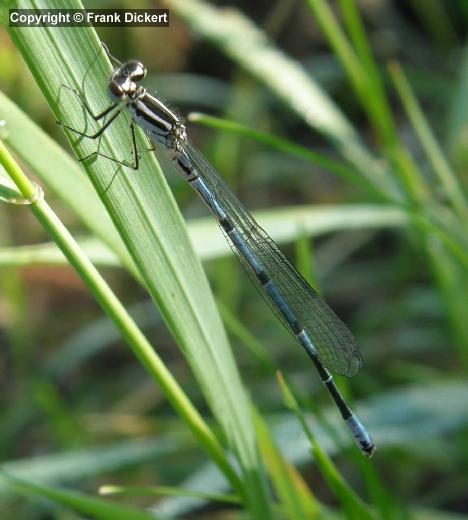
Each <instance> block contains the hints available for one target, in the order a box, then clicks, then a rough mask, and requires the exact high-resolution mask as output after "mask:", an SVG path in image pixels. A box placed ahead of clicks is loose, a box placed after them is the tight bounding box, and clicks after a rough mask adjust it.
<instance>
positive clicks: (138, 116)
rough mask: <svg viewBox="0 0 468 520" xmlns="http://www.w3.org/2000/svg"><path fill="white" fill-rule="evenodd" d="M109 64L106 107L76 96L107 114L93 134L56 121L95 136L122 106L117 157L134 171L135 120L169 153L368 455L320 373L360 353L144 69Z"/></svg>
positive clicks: (361, 432) (348, 364) (366, 440)
mask: <svg viewBox="0 0 468 520" xmlns="http://www.w3.org/2000/svg"><path fill="white" fill-rule="evenodd" d="M114 60H115V59H114ZM115 61H116V63H117V66H116V68H115V69H114V71H113V73H112V76H111V77H110V80H109V95H110V97H111V99H112V103H111V105H110V106H109V107H107V108H106V109H105V110H104V111H102V112H101V113H100V114H98V115H94V114H93V113H92V111H91V110H90V108H89V107H88V105H87V104H86V102H85V101H84V100H83V99H82V98H81V96H80V99H81V100H82V102H83V104H84V107H85V108H86V110H87V112H88V113H89V114H90V115H91V116H92V117H93V118H94V119H95V120H96V121H99V120H103V119H104V118H105V116H107V115H108V116H109V119H108V120H107V121H106V122H105V123H104V124H103V125H102V127H101V128H100V129H99V130H98V131H97V132H96V133H94V134H92V135H89V134H86V133H83V132H80V131H78V130H76V129H74V128H71V127H69V126H67V125H64V124H63V123H60V124H62V126H64V127H65V128H67V129H68V130H71V131H73V132H75V133H77V134H79V135H81V136H84V137H89V138H94V139H95V138H98V137H99V136H100V135H101V134H102V133H103V132H104V131H105V129H106V128H108V127H109V125H110V124H112V122H113V121H115V119H116V118H117V116H118V115H119V114H120V113H122V111H124V110H127V111H128V112H129V113H130V115H131V124H130V129H131V136H132V143H133V157H134V163H133V164H129V163H127V162H125V161H116V162H119V163H120V164H123V165H125V166H128V167H131V168H133V169H138V160H139V155H138V150H137V148H136V140H135V128H134V124H137V125H138V126H140V127H141V128H142V129H143V130H144V131H145V133H146V134H147V135H148V137H149V139H150V140H151V141H152V142H153V143H158V144H159V145H162V147H163V148H165V149H166V150H168V151H169V153H170V155H171V157H172V159H173V161H174V164H175V166H176V169H177V170H178V171H179V173H180V174H181V175H182V176H183V178H184V179H185V180H186V181H187V182H188V183H189V184H190V186H192V188H193V189H194V190H195V191H196V192H197V193H198V194H199V195H200V197H201V198H202V199H203V201H204V202H205V203H206V204H207V206H208V207H209V209H210V210H211V212H212V213H213V215H214V216H215V218H216V220H217V221H218V224H219V226H220V227H221V229H222V231H223V233H224V235H225V236H226V239H227V240H228V242H229V244H230V246H231V247H232V249H233V251H234V252H235V253H236V254H237V256H238V257H239V259H240V261H241V263H242V265H243V266H244V267H245V269H246V271H247V272H248V274H249V275H250V277H251V278H252V280H253V281H254V283H255V284H256V285H257V287H258V289H259V290H260V293H261V294H262V295H263V297H264V298H265V300H266V301H267V302H268V303H269V305H270V306H271V307H272V308H273V310H274V311H275V313H276V314H277V316H278V317H279V319H280V320H281V321H282V323H283V324H284V326H285V327H286V328H287V329H288V330H289V331H290V333H291V334H292V335H293V336H294V337H295V338H296V340H297V341H298V342H299V344H300V345H301V346H302V347H303V348H304V349H305V351H306V353H307V354H308V356H309V357H310V358H311V359H312V361H313V363H314V365H315V367H316V369H317V371H318V373H319V375H320V378H321V380H322V382H323V383H324V385H325V387H326V388H327V390H328V391H329V393H330V395H331V397H332V398H333V400H334V401H335V403H336V405H337V407H338V409H339V411H340V413H341V416H342V417H343V419H344V421H345V423H346V425H347V426H348V428H349V429H350V431H351V432H352V434H353V437H354V439H355V441H356V444H357V445H358V447H359V449H360V450H361V451H362V452H363V453H364V454H365V455H367V456H370V455H371V454H372V452H373V450H374V443H373V441H372V439H371V437H370V435H369V434H368V432H367V430H366V429H365V428H364V426H363V425H362V424H361V422H360V421H359V419H358V418H357V417H356V416H355V415H354V414H353V412H352V411H351V410H350V408H349V407H348V405H347V404H346V402H345V401H344V399H343V397H342V396H341V394H340V392H339V391H338V388H337V387H336V385H335V383H334V381H333V378H332V376H331V375H330V373H329V372H328V370H327V368H328V369H330V370H331V371H333V372H335V373H337V374H340V375H346V376H353V375H354V374H356V372H357V371H358V370H359V368H360V367H361V356H360V353H359V350H358V348H357V345H356V342H355V340H354V338H353V335H352V334H351V332H350V331H349V330H348V328H347V327H346V325H345V324H344V323H343V322H342V321H341V320H340V319H339V318H338V317H337V316H336V315H335V313H334V312H333V311H332V310H331V309H330V307H329V306H328V305H327V304H326V303H325V302H324V301H323V300H322V299H321V298H320V296H319V295H318V294H317V292H316V291H315V290H314V289H312V287H310V285H309V284H308V283H307V282H306V281H305V280H304V278H303V277H302V276H301V275H300V274H299V272H298V271H297V270H296V269H295V267H294V266H293V265H292V264H291V263H290V262H289V260H288V259H287V258H286V257H285V256H284V255H283V253H282V252H281V251H280V250H279V248H278V246H277V245H276V244H275V242H274V241H273V240H272V239H271V238H270V237H269V236H268V234H267V233H266V232H265V231H264V230H263V229H262V228H261V227H260V226H259V225H258V224H257V223H256V222H255V220H254V219H253V217H252V216H251V215H250V214H249V213H248V212H247V210H246V209H245V208H244V207H243V206H242V204H241V202H240V201H239V200H238V198H237V197H236V195H235V194H234V193H233V192H232V191H231V189H230V188H229V187H228V186H227V184H226V183H225V182H224V181H223V179H222V178H221V177H220V176H219V175H218V174H217V173H216V171H215V170H214V169H213V167H212V166H211V165H210V164H209V163H208V161H207V160H206V159H205V158H204V157H203V155H202V154H201V153H200V152H199V151H198V150H197V149H196V148H195V146H194V145H193V144H192V143H191V141H190V139H189V138H188V137H187V133H186V128H185V125H184V123H183V121H182V120H181V119H180V118H179V117H178V116H177V115H176V114H174V112H172V111H171V110H170V109H169V108H168V107H167V106H166V105H165V104H164V103H162V102H161V101H160V100H158V99H157V98H155V97H153V96H151V95H150V94H148V92H147V91H146V89H145V88H143V87H142V86H141V85H140V84H139V82H140V81H141V80H142V79H143V78H144V77H145V74H146V69H145V67H144V66H143V64H142V63H141V62H139V61H136V60H131V61H127V62H126V63H120V62H118V61H117V60H115ZM75 92H76V91H75ZM76 93H77V92H76ZM77 94H78V93H77ZM78 95H79V94H78ZM97 155H100V156H103V157H107V156H106V155H104V154H101V153H100V152H94V153H93V154H91V156H97ZM91 156H88V157H91ZM88 157H85V158H83V159H82V160H84V159H86V158H88ZM107 158H109V159H112V160H114V161H115V159H113V158H111V157H107ZM325 367H327V368H325Z"/></svg>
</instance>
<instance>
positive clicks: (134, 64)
mask: <svg viewBox="0 0 468 520" xmlns="http://www.w3.org/2000/svg"><path fill="white" fill-rule="evenodd" d="M120 74H121V75H122V76H127V77H128V78H130V79H131V80H133V81H141V80H142V79H143V78H144V77H145V76H146V68H145V66H144V65H143V63H141V61H138V60H129V61H127V62H126V63H124V64H123V66H122V67H121V69H120Z"/></svg>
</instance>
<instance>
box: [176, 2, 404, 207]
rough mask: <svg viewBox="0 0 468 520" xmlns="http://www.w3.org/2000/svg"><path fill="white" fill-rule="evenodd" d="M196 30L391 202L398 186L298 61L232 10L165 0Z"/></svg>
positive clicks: (199, 3) (198, 3) (397, 196)
mask: <svg viewBox="0 0 468 520" xmlns="http://www.w3.org/2000/svg"><path fill="white" fill-rule="evenodd" d="M166 3H167V4H169V6H170V7H171V8H172V9H173V10H174V12H176V13H177V14H178V15H179V16H180V17H181V18H182V19H183V20H184V21H185V22H186V23H187V24H188V25H189V26H190V28H191V29H193V30H194V31H195V32H196V33H198V34H201V35H202V36H203V37H204V38H206V39H208V40H209V41H211V42H212V43H213V44H214V45H215V46H216V47H217V48H219V49H220V50H221V51H222V52H224V53H225V54H227V55H228V56H229V57H230V58H231V59H232V60H234V61H235V62H236V63H238V64H239V65H240V66H241V67H243V68H244V69H246V70H247V71H248V72H249V73H250V74H252V75H253V76H254V77H256V78H257V79H258V80H259V81H261V82H262V83H264V84H265V85H266V86H267V87H268V88H269V89H270V90H272V91H273V92H274V93H275V94H276V95H277V96H278V97H279V98H280V99H281V101H282V102H283V103H284V105H285V106H287V107H288V108H289V109H290V110H292V111H293V112H295V113H296V114H297V115H298V117H299V118H300V119H302V120H303V121H304V122H305V123H306V124H307V125H308V126H310V127H311V128H312V129H313V130H314V131H317V132H320V133H321V134H324V135H325V136H326V137H327V138H328V139H330V140H331V141H332V142H333V143H334V145H335V146H336V147H337V148H338V149H339V151H340V152H341V154H342V155H343V156H344V157H345V158H346V159H347V160H348V161H349V162H350V163H351V164H353V166H354V167H355V168H356V169H358V170H359V171H360V173H361V175H362V176H364V177H365V178H366V179H367V180H368V181H369V182H370V183H371V184H372V185H373V186H375V188H376V189H377V190H378V191H380V192H382V193H383V194H385V196H386V197H390V198H392V199H395V200H399V199H400V194H399V191H398V188H397V187H396V185H395V184H394V181H393V179H392V178H391V177H390V175H389V173H388V171H387V170H386V169H384V168H382V167H381V165H379V164H378V163H377V161H376V160H375V159H374V157H372V155H371V154H370V153H369V151H368V150H367V149H366V148H365V147H364V145H363V144H362V142H361V140H360V138H359V136H358V134H357V132H356V131H355V130H354V128H353V127H352V125H351V124H350V122H349V121H348V120H347V119H346V118H345V116H344V115H343V113H342V112H341V111H340V110H339V109H338V108H337V107H336V105H335V104H334V102H333V101H332V100H331V99H330V98H329V97H328V95H327V94H326V93H325V92H324V91H323V90H322V89H321V88H320V87H319V85H318V84H317V83H315V82H314V80H313V78H311V77H310V76H309V75H307V74H306V72H305V70H304V69H303V67H302V66H301V64H300V63H298V62H296V61H294V60H293V59H291V58H289V57H288V56H286V55H285V54H284V53H283V52H281V51H280V50H279V49H277V48H275V47H274V45H273V43H272V42H270V41H269V40H268V38H267V36H266V34H265V33H264V32H263V31H262V30H260V29H259V28H257V27H256V26H255V25H254V24H253V23H252V22H251V21H250V20H249V19H248V18H246V17H244V16H243V15H242V14H241V13H240V12H238V11H236V10H234V9H229V10H226V9H223V10H222V9H216V8H214V7H212V6H210V5H209V4H208V3H205V2H202V1H200V0H166Z"/></svg>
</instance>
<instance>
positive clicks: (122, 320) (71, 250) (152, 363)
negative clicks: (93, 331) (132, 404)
mask: <svg viewBox="0 0 468 520" xmlns="http://www.w3.org/2000/svg"><path fill="white" fill-rule="evenodd" d="M0 163H1V164H2V165H3V167H4V168H5V171H7V172H8V175H9V176H10V178H11V180H12V181H14V183H15V184H16V186H17V187H18V189H19V190H20V192H21V195H22V197H23V199H19V201H18V199H13V200H15V203H16V204H17V205H18V203H19V204H20V205H22V204H24V203H25V202H27V205H29V207H30V209H31V212H32V213H33V215H34V217H35V218H36V219H37V221H38V222H39V223H40V224H41V226H42V227H43V228H44V230H45V231H46V232H47V233H48V234H49V235H50V236H51V237H52V238H53V239H54V240H55V242H56V243H57V245H58V246H59V247H60V249H61V251H62V252H63V253H64V255H65V256H66V258H67V260H68V261H69V263H70V265H72V266H73V268H74V269H75V271H76V272H77V273H78V274H79V276H80V277H81V279H82V281H83V282H84V283H85V285H86V287H87V288H88V290H89V291H90V292H91V293H92V295H93V296H94V297H95V299H96V301H97V302H98V303H99V305H100V306H101V308H102V309H103V310H104V312H106V314H107V315H108V316H109V317H110V318H111V319H112V320H113V322H114V324H115V325H116V327H117V328H118V330H119V332H120V333H121V335H122V337H123V338H124V339H125V340H126V342H127V344H128V345H129V346H130V347H131V348H132V350H133V353H134V354H135V356H136V357H137V359H138V360H139V361H140V363H141V364H142V365H143V366H144V367H145V369H146V370H147V372H148V373H149V374H150V375H151V377H152V378H153V380H154V381H155V382H156V383H157V384H159V385H160V387H161V388H162V390H163V391H164V394H165V396H166V397H167V399H168V400H169V401H170V403H171V404H172V406H173V407H174V408H175V409H176V410H177V411H178V413H179V414H180V416H181V417H183V419H184V420H185V422H186V423H187V425H188V426H189V427H190V429H191V431H192V432H193V434H194V435H195V436H196V437H197V439H198V440H199V442H200V444H201V445H202V446H203V447H204V448H205V449H206V450H207V452H208V453H209V454H210V456H211V457H212V458H213V460H215V461H216V462H217V464H218V465H219V466H220V467H221V468H222V470H223V471H224V473H225V474H226V476H227V477H228V478H229V480H230V481H231V483H232V485H233V487H234V488H235V489H240V488H241V484H240V482H239V480H238V476H237V473H235V472H234V470H233V469H232V467H231V465H230V463H229V462H228V461H227V459H226V456H225V454H224V452H223V449H222V447H221V445H220V443H219V441H218V439H217V438H216V436H215V435H214V434H213V432H212V431H211V430H210V428H209V427H208V426H207V424H206V423H205V421H204V420H203V419H202V417H201V416H200V414H199V413H198V411H197V410H196V409H195V407H194V406H193V405H192V403H191V402H190V400H189V399H188V397H187V396H186V395H185V393H184V391H183V390H182V388H181V387H180V385H179V384H178V383H177V381H175V379H174V378H173V376H172V374H171V373H170V372H169V371H168V369H167V368H166V367H165V365H164V364H163V362H162V361H161V359H160V358H159V356H158V355H157V353H156V352H155V351H154V350H153V348H152V347H151V345H150V344H149V342H148V340H147V339H146V338H145V336H144V335H143V334H142V332H141V331H140V330H139V329H138V327H137V325H136V323H135V322H134V321H133V320H132V318H131V317H130V316H129V314H128V312H127V311H126V309H125V307H124V306H123V305H122V304H121V302H120V301H119V300H118V299H117V297H116V296H115V295H114V293H113V292H112V290H111V289H110V287H109V286H108V285H107V284H106V282H105V280H104V279H103V278H102V277H101V276H100V274H99V272H98V271H97V270H96V268H95V267H94V266H93V264H92V263H91V262H90V261H89V259H88V258H87V257H86V256H84V255H83V252H82V251H81V250H80V249H79V247H78V245H77V243H76V242H75V241H74V240H73V237H72V236H71V234H70V233H69V232H68V230H67V229H66V228H65V226H64V225H63V224H62V222H61V221H60V219H59V218H58V217H57V215H56V214H55V213H54V212H53V210H52V209H51V207H50V206H49V205H48V204H47V202H46V200H45V199H44V196H43V193H42V191H40V189H38V188H39V187H38V185H34V184H33V183H31V182H30V181H29V179H28V177H27V176H26V175H25V174H24V172H23V171H22V170H21V168H20V167H19V166H18V164H17V163H16V162H15V161H14V159H13V157H12V156H11V154H10V153H9V152H8V150H7V149H6V147H5V145H4V144H3V143H2V142H1V141H0Z"/></svg>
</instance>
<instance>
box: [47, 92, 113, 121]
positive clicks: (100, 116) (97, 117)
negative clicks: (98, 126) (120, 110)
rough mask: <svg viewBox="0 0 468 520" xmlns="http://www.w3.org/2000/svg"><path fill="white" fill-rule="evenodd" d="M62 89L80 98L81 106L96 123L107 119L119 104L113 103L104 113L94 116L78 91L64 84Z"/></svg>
mask: <svg viewBox="0 0 468 520" xmlns="http://www.w3.org/2000/svg"><path fill="white" fill-rule="evenodd" d="M62 88H66V89H67V90H70V91H71V92H73V94H75V96H77V97H78V99H79V100H80V101H81V105H82V106H83V107H84V109H85V110H86V112H87V113H88V115H90V116H91V117H92V118H93V119H94V121H99V120H100V119H102V118H103V117H105V116H106V115H107V114H108V113H109V112H112V110H113V109H114V108H115V107H116V106H117V105H118V103H111V104H110V105H109V106H108V107H107V108H105V109H104V110H103V111H102V112H99V114H94V113H93V111H92V109H91V107H90V106H89V105H88V103H87V102H86V100H85V98H84V97H83V96H82V95H81V94H80V93H79V92H78V91H77V90H76V89H74V88H73V87H69V86H68V85H64V84H62V85H60V89H62ZM57 124H59V125H60V126H64V127H65V128H69V129H70V127H67V126H65V124H64V123H62V122H61V121H57ZM71 130H74V129H73V128H71Z"/></svg>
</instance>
